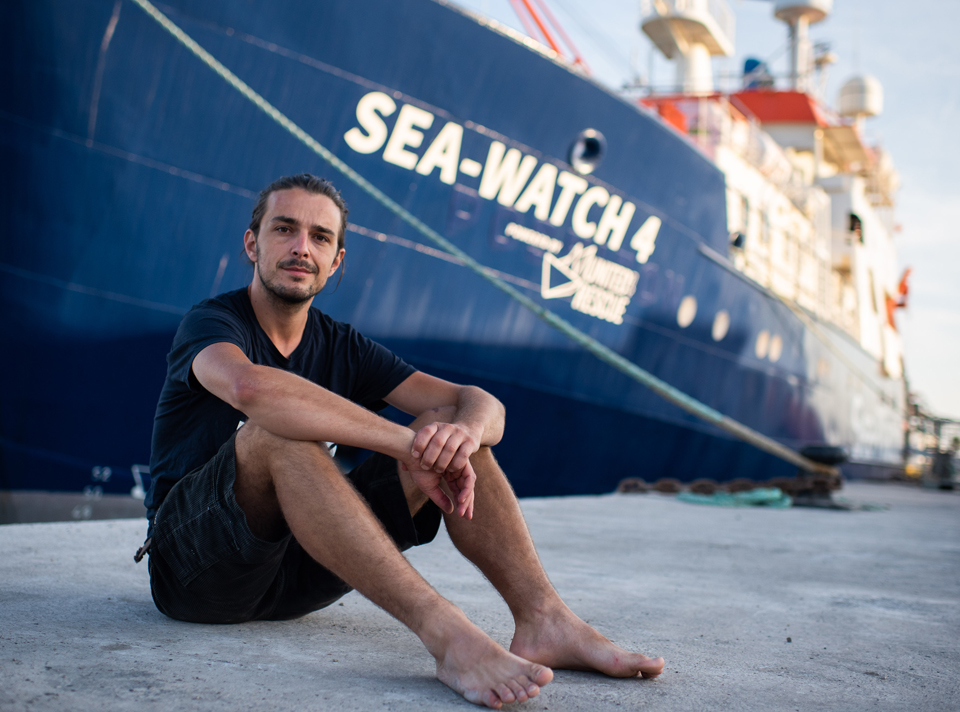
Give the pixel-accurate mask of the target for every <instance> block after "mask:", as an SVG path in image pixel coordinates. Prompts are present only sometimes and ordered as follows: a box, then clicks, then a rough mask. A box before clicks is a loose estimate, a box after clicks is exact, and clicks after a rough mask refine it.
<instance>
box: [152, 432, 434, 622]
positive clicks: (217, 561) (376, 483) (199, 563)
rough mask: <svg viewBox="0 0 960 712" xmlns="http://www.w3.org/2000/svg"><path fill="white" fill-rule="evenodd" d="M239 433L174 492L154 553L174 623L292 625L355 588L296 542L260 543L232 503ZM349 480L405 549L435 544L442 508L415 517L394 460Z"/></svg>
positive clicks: (162, 604)
mask: <svg viewBox="0 0 960 712" xmlns="http://www.w3.org/2000/svg"><path fill="white" fill-rule="evenodd" d="M235 438H236V434H234V435H233V436H232V437H231V438H230V440H228V441H227V442H226V443H225V444H224V445H223V447H221V448H220V451H219V452H218V453H217V454H216V456H215V457H214V458H213V459H212V460H210V461H209V462H208V463H207V464H206V465H204V466H203V467H201V468H200V469H198V470H194V471H193V472H191V473H190V474H188V475H186V476H185V477H184V478H183V479H182V480H180V481H179V482H177V484H176V485H174V486H173V488H172V489H171V490H170V492H169V494H168V495H167V497H166V499H164V501H163V504H162V505H160V509H159V511H158V512H157V516H156V519H155V521H154V526H153V544H152V547H151V549H150V587H151V589H152V591H153V600H154V602H155V603H156V604H157V608H159V609H160V610H161V611H162V612H163V613H165V614H167V615H168V616H170V617H171V618H176V619H178V620H183V621H192V622H197V623H240V622H243V621H249V620H284V619H288V618H296V617H298V616H302V615H305V614H307V613H310V612H311V611H315V610H318V609H320V608H323V607H324V606H329V605H330V604H331V603H333V602H334V601H336V600H337V599H338V598H340V597H341V596H343V595H344V594H345V593H348V592H349V591H350V590H351V589H350V587H349V586H348V585H347V584H345V583H344V582H343V581H342V580H340V579H339V578H337V577H336V576H334V575H333V574H332V573H331V572H330V571H328V570H327V569H325V568H323V567H322V566H320V564H318V563H317V562H316V561H314V560H313V559H312V558H310V556H309V555H308V554H307V553H306V552H305V551H304V550H303V548H302V547H301V546H300V544H299V543H298V542H297V540H296V539H294V538H293V536H292V535H290V534H288V535H287V536H286V537H284V538H283V539H281V540H280V541H277V542H268V541H263V540H262V539H258V538H257V537H255V536H254V535H253V533H252V532H251V531H250V527H249V526H248V525H247V518H246V516H245V515H244V513H243V510H242V509H240V506H239V505H238V504H237V501H236V498H235V497H234V492H233V484H234V480H235V478H236V455H235V449H234V441H235ZM346 477H347V478H348V479H349V480H350V482H351V483H352V484H353V486H354V487H355V488H356V489H357V491H358V492H359V493H360V494H361V496H362V497H363V498H364V499H365V500H366V501H367V504H369V505H370V508H371V509H372V510H373V513H374V514H375V515H376V516H377V518H378V519H379V520H380V522H381V523H382V524H383V526H384V528H385V529H386V530H387V533H388V534H390V536H391V537H393V540H394V541H395V542H396V544H397V546H398V547H399V548H400V549H401V550H403V549H409V548H410V547H411V546H417V545H419V544H426V543H427V542H429V541H432V540H433V538H434V536H436V534H437V530H438V529H439V526H440V519H441V515H440V510H439V509H438V508H437V507H436V505H434V504H433V503H432V502H428V503H427V504H426V505H424V507H423V508H422V509H421V510H420V511H419V512H418V513H417V515H416V516H414V517H411V516H410V511H409V509H408V507H407V502H406V498H405V497H404V494H403V487H402V486H401V484H400V478H399V476H398V475H397V464H396V461H395V460H393V459H391V458H389V457H387V456H385V455H380V454H378V453H374V454H373V455H372V456H371V457H369V458H368V459H367V460H366V461H364V462H363V463H362V464H361V465H360V466H358V467H357V468H355V469H354V470H353V471H351V472H350V473H349V474H347V475H346Z"/></svg>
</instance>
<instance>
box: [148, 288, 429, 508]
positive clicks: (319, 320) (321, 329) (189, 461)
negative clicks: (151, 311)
mask: <svg viewBox="0 0 960 712" xmlns="http://www.w3.org/2000/svg"><path fill="white" fill-rule="evenodd" d="M309 314H310V315H309V317H308V318H307V325H306V328H305V329H304V332H303V338H302V339H301V341H300V344H299V346H297V348H296V349H295V350H294V352H293V353H292V354H290V357H289V358H286V357H284V356H283V355H282V354H281V353H280V352H279V351H278V350H277V347H276V346H274V345H273V342H272V341H270V338H269V337H268V336H267V335H266V333H265V332H264V331H263V329H262V328H261V327H260V324H259V323H258V322H257V317H256V315H255V314H254V311H253V305H252V304H251V303H250V297H249V296H248V294H247V290H246V289H239V290H237V291H235V292H228V293H226V294H221V295H220V296H219V297H215V298H213V299H207V300H205V301H202V302H200V303H199V304H197V305H196V306H195V307H193V309H191V310H190V311H189V312H188V313H187V315H186V316H185V317H184V318H183V321H182V322H180V328H179V329H178V330H177V335H176V336H175V337H174V339H173V346H172V348H171V349H170V353H169V354H168V355H167V379H166V381H165V382H164V384H163V391H162V392H161V393H160V402H159V403H158V404H157V413H156V417H155V419H154V422H153V448H152V452H151V455H150V474H151V479H152V482H151V485H150V491H149V492H148V493H147V498H146V501H145V502H144V504H145V505H146V507H147V518H148V519H150V520H151V521H152V520H153V516H154V515H155V514H156V512H157V509H158V508H159V507H160V504H161V503H162V502H163V499H164V497H166V496H167V493H168V492H169V491H170V488H171V487H173V485H174V484H176V482H177V481H178V480H179V479H180V478H182V477H183V476H184V475H186V474H187V473H189V472H191V471H193V470H195V469H197V468H198V467H201V466H202V465H204V464H205V463H206V462H207V461H208V460H209V459H210V458H212V457H213V456H214V455H216V453H217V451H218V450H219V449H220V447H221V446H222V445H223V444H224V443H225V442H226V441H227V440H228V439H229V438H230V435H231V434H232V433H233V432H234V431H235V430H236V429H237V426H238V425H239V424H240V421H241V420H246V419H247V418H246V416H245V415H244V414H243V413H241V412H240V411H238V410H236V409H234V408H233V407H232V406H231V405H229V404H228V403H226V402H225V401H222V400H220V399H219V398H217V397H216V396H215V395H213V394H211V393H210V392H209V391H207V390H206V389H205V388H204V387H203V386H201V385H200V383H199V382H197V379H196V377H194V375H193V371H192V368H191V366H192V364H193V359H194V358H195V357H196V355H197V354H199V353H200V352H201V351H202V350H203V349H205V348H206V347H207V346H210V345H211V344H216V343H221V342H227V343H231V344H236V345H237V346H238V347H239V348H240V349H241V350H242V351H243V353H244V354H246V356H247V358H249V359H250V361H252V362H253V363H255V364H258V365H261V366H272V367H274V368H280V369H283V370H284V371H290V372H291V373H295V374H297V375H298V376H302V377H303V378H306V379H308V380H310V381H313V382H314V383H316V384H317V385H320V386H322V387H324V388H326V389H327V390H329V391H332V392H334V393H336V394H338V395H341V396H343V397H344V398H347V399H348V400H351V401H353V402H354V403H357V404H359V405H361V406H363V407H365V408H369V409H372V410H379V409H380V408H382V407H383V400H382V399H383V398H384V397H385V396H387V395H388V394H389V393H390V392H391V391H392V390H393V389H394V388H396V387H397V386H399V385H400V384H401V383H403V381H404V380H406V378H407V377H408V376H410V375H411V374H412V373H414V371H415V369H414V368H413V367H412V366H410V365H408V364H407V363H405V362H404V361H403V360H401V359H400V358H399V357H398V356H396V355H394V354H393V353H391V352H390V351H388V350H387V349H385V348H384V347H383V346H380V345H379V344H377V343H375V342H373V341H371V340H370V339H368V338H366V337H364V336H362V335H361V334H360V333H359V332H357V331H356V330H355V329H354V328H353V327H352V326H350V325H349V324H343V323H341V322H338V321H334V320H333V319H331V318H330V317H328V316H327V315H326V314H323V313H322V312H321V311H320V310H319V309H313V308H311V309H310V312H309Z"/></svg>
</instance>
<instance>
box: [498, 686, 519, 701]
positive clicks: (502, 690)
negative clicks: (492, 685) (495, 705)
mask: <svg viewBox="0 0 960 712" xmlns="http://www.w3.org/2000/svg"><path fill="white" fill-rule="evenodd" d="M497 694H498V695H499V696H500V699H501V700H502V701H503V702H504V703H505V704H508V705H509V704H510V703H511V702H516V700H517V695H516V693H514V691H513V690H512V689H510V686H509V685H504V684H501V685H500V686H499V687H497Z"/></svg>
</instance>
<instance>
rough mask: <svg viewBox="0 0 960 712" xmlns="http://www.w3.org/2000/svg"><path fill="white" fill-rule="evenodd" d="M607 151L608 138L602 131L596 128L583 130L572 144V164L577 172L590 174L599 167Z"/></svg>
mask: <svg viewBox="0 0 960 712" xmlns="http://www.w3.org/2000/svg"><path fill="white" fill-rule="evenodd" d="M606 151H607V139H605V138H604V137H603V134H602V133H600V132H599V131H596V130H594V129H587V130H586V131H581V132H580V135H579V136H577V139H576V141H574V142H573V145H572V146H570V165H571V166H573V169H574V170H575V171H576V172H577V173H581V174H583V175H588V174H590V173H593V172H594V171H595V170H596V169H597V167H598V166H599V165H600V162H601V161H603V157H604V154H605V153H606Z"/></svg>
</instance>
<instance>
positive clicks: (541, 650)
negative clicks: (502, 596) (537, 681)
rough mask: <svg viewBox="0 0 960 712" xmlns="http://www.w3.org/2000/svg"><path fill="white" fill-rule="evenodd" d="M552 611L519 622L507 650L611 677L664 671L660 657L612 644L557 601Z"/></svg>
mask: <svg viewBox="0 0 960 712" xmlns="http://www.w3.org/2000/svg"><path fill="white" fill-rule="evenodd" d="M560 606H562V607H558V608H557V609H556V611H555V612H553V613H550V614H544V615H542V616H538V617H537V618H536V620H531V621H530V622H527V623H518V624H517V630H516V633H515V635H514V637H513V643H512V644H511V645H510V652H512V653H514V654H515V655H519V656H520V657H521V658H524V659H526V660H531V661H533V662H537V663H541V664H542V665H549V666H550V667H552V668H562V669H565V670H589V671H594V672H602V673H604V674H605V675H610V676H611V677H636V676H637V675H641V676H643V677H646V678H652V677H656V676H657V675H659V674H660V673H661V672H663V665H664V662H663V658H648V657H647V656H646V655H641V654H640V653H631V652H629V651H627V650H624V649H623V648H621V647H619V646H617V645H614V644H613V643H612V642H610V641H609V640H608V639H607V638H604V637H603V636H602V635H600V633H598V632H597V631H596V630H594V629H593V628H592V627H591V626H589V625H587V624H586V623H584V622H583V621H582V620H580V618H578V617H577V616H576V615H575V614H574V613H573V612H572V611H571V610H570V609H569V608H567V607H566V606H565V605H563V604H560Z"/></svg>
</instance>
